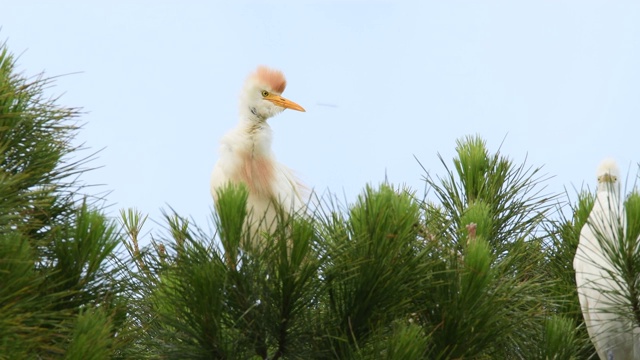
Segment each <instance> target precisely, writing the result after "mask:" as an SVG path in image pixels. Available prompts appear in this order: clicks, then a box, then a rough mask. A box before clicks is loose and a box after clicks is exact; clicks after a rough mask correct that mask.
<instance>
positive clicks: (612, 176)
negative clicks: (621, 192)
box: [597, 158, 620, 184]
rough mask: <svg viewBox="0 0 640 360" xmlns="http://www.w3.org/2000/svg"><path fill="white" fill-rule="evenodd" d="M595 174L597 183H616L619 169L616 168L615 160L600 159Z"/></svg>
mask: <svg viewBox="0 0 640 360" xmlns="http://www.w3.org/2000/svg"><path fill="white" fill-rule="evenodd" d="M597 176H598V184H604V183H609V184H615V183H617V182H618V178H619V177H620V169H619V168H618V164H616V161H615V160H613V159H611V158H608V159H604V160H602V162H601V163H600V166H598V171H597Z"/></svg>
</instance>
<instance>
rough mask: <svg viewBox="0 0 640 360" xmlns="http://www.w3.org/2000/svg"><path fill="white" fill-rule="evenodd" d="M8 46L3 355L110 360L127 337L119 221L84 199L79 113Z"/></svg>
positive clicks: (3, 51)
mask: <svg viewBox="0 0 640 360" xmlns="http://www.w3.org/2000/svg"><path fill="white" fill-rule="evenodd" d="M52 84H53V80H52V79H49V78H44V77H43V76H36V77H31V78H27V77H25V76H24V75H22V74H20V73H17V72H16V69H15V62H14V58H13V56H11V54H9V52H8V50H7V48H6V46H5V45H1V46H0V358H3V359H34V358H37V359H56V358H66V359H104V358H107V357H110V356H115V355H116V354H117V353H118V351H119V350H118V349H119V347H121V346H122V345H123V343H122V341H124V340H123V339H125V337H124V336H123V333H122V331H121V329H122V326H123V324H124V323H125V319H126V315H125V313H126V312H125V309H126V306H125V305H126V303H125V302H124V301H123V299H122V297H121V294H122V293H123V290H124V289H122V288H121V286H120V285H118V284H119V283H118V281H117V275H118V272H119V271H120V269H121V268H120V267H118V266H115V265H114V263H112V259H113V256H114V250H115V249H116V247H117V245H118V244H119V243H120V242H121V239H120V238H119V234H118V228H117V224H116V223H114V222H113V221H111V220H109V219H107V218H106V217H105V216H104V214H102V213H101V212H100V210H99V209H98V208H97V206H96V205H95V204H93V205H92V204H90V201H88V198H86V197H83V196H82V187H81V186H80V184H79V183H78V181H77V177H78V176H79V175H80V174H81V173H82V172H83V171H85V169H86V165H87V162H88V161H89V160H90V159H91V156H89V157H78V154H79V153H80V149H79V148H78V147H77V146H75V145H73V138H74V135H75V134H76V133H77V131H78V127H77V126H76V125H75V121H76V118H77V117H78V115H79V114H80V113H79V110H78V109H74V108H65V107H61V106H59V105H57V102H58V99H57V98H45V95H44V94H45V90H47V89H48V88H49V87H50V86H51V85H52Z"/></svg>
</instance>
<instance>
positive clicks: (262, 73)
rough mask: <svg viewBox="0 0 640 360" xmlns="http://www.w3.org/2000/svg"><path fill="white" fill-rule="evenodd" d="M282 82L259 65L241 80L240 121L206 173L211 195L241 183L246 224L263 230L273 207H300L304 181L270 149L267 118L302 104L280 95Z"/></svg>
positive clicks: (272, 215)
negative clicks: (245, 208)
mask: <svg viewBox="0 0 640 360" xmlns="http://www.w3.org/2000/svg"><path fill="white" fill-rule="evenodd" d="M285 86H286V81H285V79H284V76H283V75H282V73H281V72H279V71H276V70H271V69H268V68H265V67H259V68H258V69H257V71H256V72H255V73H253V74H252V75H250V76H249V78H248V79H247V81H246V83H245V86H244V89H243V92H242V94H241V97H240V120H239V122H238V125H237V126H236V128H234V129H232V130H231V131H229V132H228V133H227V134H226V135H225V136H224V137H223V138H222V140H221V142H220V158H219V160H218V162H217V163H216V165H215V167H214V169H213V172H212V174H211V194H212V196H213V198H214V201H216V200H217V199H216V197H217V190H218V189H219V188H221V187H224V186H225V185H227V184H228V183H235V184H239V183H243V184H245V185H246V187H247V189H248V190H249V198H248V200H247V210H248V212H249V216H248V219H247V225H248V226H249V228H250V229H252V230H254V231H255V230H258V229H261V230H268V229H270V227H271V226H272V224H273V223H274V221H275V218H276V212H277V208H278V207H282V208H283V210H284V211H286V212H294V211H300V210H301V209H303V208H304V206H305V201H304V198H303V193H304V186H302V185H301V184H300V183H299V182H298V180H297V179H296V178H295V176H294V175H293V173H292V172H291V170H289V169H288V168H287V167H285V166H284V165H282V164H279V163H278V162H277V161H276V159H275V156H274V154H273V152H272V150H271V140H272V132H271V127H270V126H269V124H268V123H267V119H269V118H270V117H272V116H274V115H277V114H279V113H280V112H282V111H283V110H284V109H285V108H289V109H294V110H298V111H304V109H303V108H302V107H301V106H300V105H298V104H296V103H294V102H292V101H289V100H287V99H285V98H283V97H281V96H280V94H281V93H282V92H283V91H284V89H285Z"/></svg>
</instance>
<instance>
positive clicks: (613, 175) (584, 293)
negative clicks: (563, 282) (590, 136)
mask: <svg viewBox="0 0 640 360" xmlns="http://www.w3.org/2000/svg"><path fill="white" fill-rule="evenodd" d="M597 176H598V189H597V193H596V199H595V202H594V204H593V209H592V210H591V213H590V214H589V218H588V220H587V223H586V224H585V225H584V227H583V228H582V230H581V231H580V241H579V243H578V248H577V251H576V256H575V258H574V261H573V267H574V269H575V271H576V285H577V287H578V296H579V299H580V306H581V308H582V313H583V316H584V320H585V324H586V326H587V330H588V332H589V336H590V338H591V341H592V342H593V344H594V346H595V348H596V350H597V352H598V355H599V356H600V359H603V360H627V359H629V360H632V359H639V358H640V352H637V351H638V350H637V349H635V348H636V347H637V346H638V345H637V344H636V345H634V342H637V341H636V338H637V335H634V331H637V329H634V326H633V324H632V323H631V321H629V320H627V319H625V318H623V317H622V316H621V315H620V314H619V313H615V311H620V308H619V307H618V308H616V305H615V304H620V303H626V302H627V301H625V300H624V299H623V298H622V297H621V296H622V295H621V294H624V291H623V290H622V288H621V287H620V286H619V285H618V283H617V282H616V280H614V279H617V281H621V280H622V279H621V278H620V277H619V271H618V270H617V269H616V267H615V266H614V265H613V264H612V262H611V257H610V256H608V255H607V251H605V249H609V252H611V251H617V249H619V244H620V243H621V242H622V241H623V239H621V236H622V237H624V229H625V224H626V219H625V212H624V208H623V203H622V201H621V198H620V180H619V178H620V170H619V169H618V166H617V165H616V163H615V161H613V160H611V159H607V160H604V161H603V162H602V163H601V164H600V166H599V167H598V171H597ZM635 354H637V355H635Z"/></svg>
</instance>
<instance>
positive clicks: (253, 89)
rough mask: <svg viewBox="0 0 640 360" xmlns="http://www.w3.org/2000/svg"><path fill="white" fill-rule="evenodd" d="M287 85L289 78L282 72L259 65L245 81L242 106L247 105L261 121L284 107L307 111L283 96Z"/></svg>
mask: <svg viewBox="0 0 640 360" xmlns="http://www.w3.org/2000/svg"><path fill="white" fill-rule="evenodd" d="M286 86H287V80H285V78H284V75H283V74H282V72H280V71H278V70H274V69H269V68H267V67H265V66H259V67H258V69H257V70H256V71H255V72H254V73H253V74H251V75H249V77H248V78H247V81H246V82H245V85H244V89H243V91H242V96H241V100H240V106H241V107H247V108H248V110H249V111H250V112H251V113H252V114H253V115H255V116H256V117H257V119H258V120H259V121H264V120H266V119H268V118H270V117H272V116H274V115H277V114H279V113H281V112H283V111H284V109H293V110H298V111H305V110H304V109H303V108H302V106H300V105H298V104H296V103H294V102H293V101H291V100H288V99H285V98H284V97H282V96H281V94H282V92H283V91H284V89H285V87H286ZM241 110H243V111H244V110H247V109H241Z"/></svg>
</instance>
